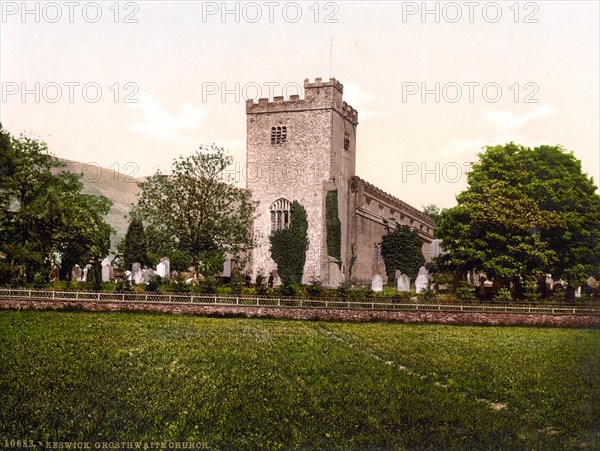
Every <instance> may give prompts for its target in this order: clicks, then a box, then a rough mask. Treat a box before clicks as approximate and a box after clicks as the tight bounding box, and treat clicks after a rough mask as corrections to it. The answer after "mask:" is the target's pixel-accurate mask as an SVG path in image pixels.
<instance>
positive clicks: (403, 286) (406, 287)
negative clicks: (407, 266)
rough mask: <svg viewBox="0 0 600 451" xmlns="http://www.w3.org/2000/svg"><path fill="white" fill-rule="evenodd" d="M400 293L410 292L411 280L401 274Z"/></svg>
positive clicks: (399, 279) (399, 280)
mask: <svg viewBox="0 0 600 451" xmlns="http://www.w3.org/2000/svg"><path fill="white" fill-rule="evenodd" d="M398 291H399V292H405V291H410V279H409V278H408V276H407V275H406V274H401V275H400V277H398Z"/></svg>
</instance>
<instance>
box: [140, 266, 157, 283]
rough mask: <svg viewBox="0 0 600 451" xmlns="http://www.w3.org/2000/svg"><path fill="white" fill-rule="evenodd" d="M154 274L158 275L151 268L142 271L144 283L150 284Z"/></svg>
mask: <svg viewBox="0 0 600 451" xmlns="http://www.w3.org/2000/svg"><path fill="white" fill-rule="evenodd" d="M154 274H156V273H155V272H154V270H153V269H151V268H144V269H142V283H148V282H150V279H151V278H152V276H153V275H154Z"/></svg>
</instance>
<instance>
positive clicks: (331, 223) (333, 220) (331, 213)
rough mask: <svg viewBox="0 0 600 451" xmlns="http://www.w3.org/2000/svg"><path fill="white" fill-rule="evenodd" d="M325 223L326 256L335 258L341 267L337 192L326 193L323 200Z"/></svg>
mask: <svg viewBox="0 0 600 451" xmlns="http://www.w3.org/2000/svg"><path fill="white" fill-rule="evenodd" d="M325 222H326V226H327V254H328V255H329V256H330V257H334V258H337V260H338V266H339V267H340V268H341V265H342V223H341V222H340V217H339V213H338V192H337V190H333V191H328V192H327V197H326V198H325Z"/></svg>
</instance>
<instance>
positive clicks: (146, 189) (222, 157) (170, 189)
mask: <svg viewBox="0 0 600 451" xmlns="http://www.w3.org/2000/svg"><path fill="white" fill-rule="evenodd" d="M232 162H233V158H232V157H231V156H229V155H228V154H227V153H226V152H225V150H224V149H223V148H220V147H217V146H215V145H211V146H209V147H203V146H200V147H199V148H198V149H197V150H196V151H195V152H194V153H192V154H191V155H189V156H185V157H184V156H181V157H179V158H177V159H175V160H174V161H173V165H172V168H171V173H170V174H163V173H162V172H161V171H157V172H156V173H155V174H154V175H152V176H150V177H148V178H147V179H146V181H144V182H142V183H140V184H139V186H140V188H141V190H142V192H141V195H140V197H139V200H138V204H137V206H136V214H139V215H140V217H141V218H142V219H143V221H144V223H145V225H146V237H147V240H148V246H149V251H150V252H153V253H155V254H156V255H170V254H171V253H172V252H174V251H178V252H182V251H183V252H184V253H185V254H186V255H189V256H190V257H191V260H192V265H193V266H194V268H195V269H196V271H197V272H199V273H203V274H204V275H213V274H215V273H217V272H218V271H219V269H220V268H221V265H222V262H223V260H224V258H225V254H226V253H229V254H232V255H236V254H239V253H240V252H244V251H246V250H247V249H248V248H249V246H250V245H251V227H252V221H253V216H254V211H255V206H254V204H253V203H252V202H251V200H250V195H249V193H248V192H247V191H246V190H244V189H241V188H238V187H236V186H234V185H233V184H230V183H226V182H224V181H223V179H224V176H225V170H226V169H227V167H228V166H229V165H230V164H231V163H232Z"/></svg>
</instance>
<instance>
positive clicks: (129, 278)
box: [123, 270, 133, 282]
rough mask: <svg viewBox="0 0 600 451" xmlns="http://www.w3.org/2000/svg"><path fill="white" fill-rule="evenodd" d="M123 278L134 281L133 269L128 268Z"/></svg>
mask: <svg viewBox="0 0 600 451" xmlns="http://www.w3.org/2000/svg"><path fill="white" fill-rule="evenodd" d="M123 279H124V280H128V281H129V282H132V279H133V276H132V274H131V271H129V270H127V271H125V272H124V273H123Z"/></svg>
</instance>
